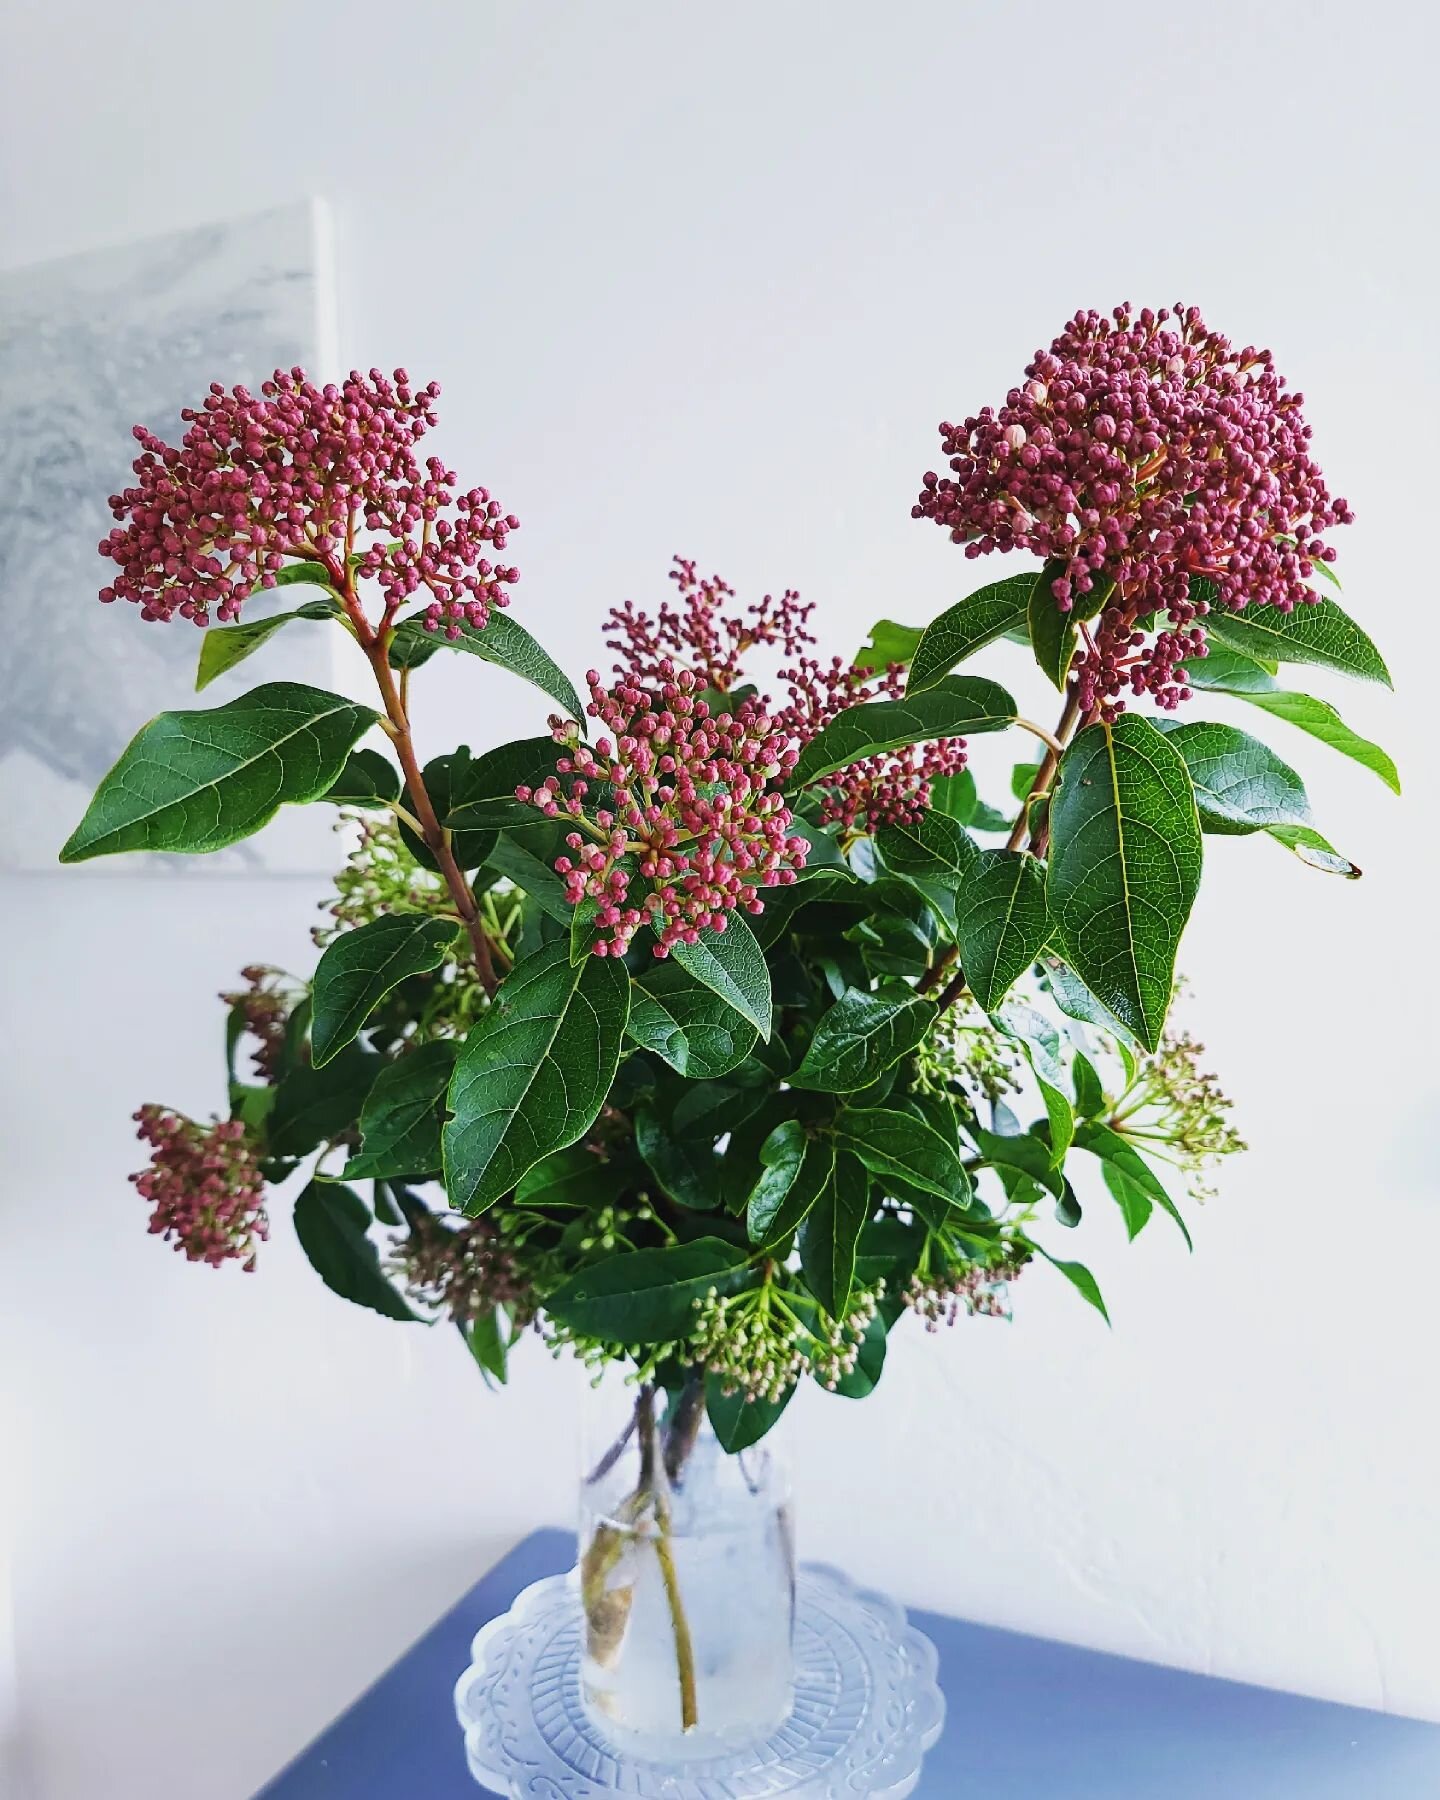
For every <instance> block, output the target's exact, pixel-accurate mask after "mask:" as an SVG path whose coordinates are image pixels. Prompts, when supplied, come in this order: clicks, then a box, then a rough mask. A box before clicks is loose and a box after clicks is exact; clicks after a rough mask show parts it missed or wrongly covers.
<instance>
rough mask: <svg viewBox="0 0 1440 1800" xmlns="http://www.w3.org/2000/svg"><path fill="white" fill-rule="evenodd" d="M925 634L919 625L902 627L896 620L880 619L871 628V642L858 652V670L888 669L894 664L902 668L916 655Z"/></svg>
mask: <svg viewBox="0 0 1440 1800" xmlns="http://www.w3.org/2000/svg"><path fill="white" fill-rule="evenodd" d="M923 635H924V633H923V632H922V631H921V629H920V627H919V626H918V625H901V624H899V623H897V621H896V620H894V619H879V620H877V621H876V623H875V624H874V625H872V626H871V627H870V637H869V640H868V641H867V642H866V643H864V644H862V645H861V646H860V649H859V650H858V651H857V652H856V656H855V663H854V667H855V668H857V669H875V670H884V669H888V668H889V667H890V666H891V664H892V663H900V664H901V665H902V666H903V665H904V664H905V663H908V662H909V661H910V658H911V657H912V656H914V654H915V648H916V646H917V645H918V644H919V642H920V639H921V638H922V637H923Z"/></svg>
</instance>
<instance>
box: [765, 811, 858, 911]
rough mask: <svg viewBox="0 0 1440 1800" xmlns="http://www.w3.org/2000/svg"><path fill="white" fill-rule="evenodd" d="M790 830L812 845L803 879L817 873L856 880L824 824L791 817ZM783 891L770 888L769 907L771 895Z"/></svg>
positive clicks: (800, 876) (832, 834) (837, 843)
mask: <svg viewBox="0 0 1440 1800" xmlns="http://www.w3.org/2000/svg"><path fill="white" fill-rule="evenodd" d="M789 830H790V835H791V836H792V837H798V838H804V840H805V842H806V843H807V844H808V845H809V846H810V849H809V853H808V854H807V856H806V858H805V866H804V868H803V869H801V870H800V873H799V879H800V880H801V881H803V880H804V879H805V878H806V876H815V875H838V876H839V877H840V878H841V879H842V880H843V881H854V880H855V871H854V870H853V869H852V868H851V867H850V865H849V863H848V862H846V860H845V856H844V853H843V852H842V851H841V849H840V844H839V840H838V839H837V838H836V836H835V834H834V832H832V831H826V830H825V829H824V827H823V826H820V825H812V824H811V823H810V821H809V820H808V819H801V818H793V819H791V821H790V827H789ZM781 891H783V890H779V889H774V888H772V889H770V890H768V892H767V898H766V902H765V904H766V906H767V908H768V907H769V905H770V904H771V900H770V896H771V895H773V894H775V893H777V892H781ZM758 916H759V917H763V916H764V915H763V914H760V915H758Z"/></svg>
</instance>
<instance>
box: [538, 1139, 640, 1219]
mask: <svg viewBox="0 0 1440 1800" xmlns="http://www.w3.org/2000/svg"><path fill="white" fill-rule="evenodd" d="M626 1179H627V1162H626V1161H625V1160H624V1159H623V1158H622V1159H621V1160H619V1161H616V1162H602V1161H601V1160H600V1158H599V1157H598V1156H597V1155H595V1154H594V1152H593V1151H590V1150H587V1149H586V1148H585V1147H584V1146H583V1145H581V1144H568V1145H567V1146H566V1147H565V1149H563V1150H556V1151H555V1152H554V1153H553V1154H552V1155H550V1156H546V1157H542V1158H541V1160H540V1161H539V1162H538V1163H536V1164H535V1166H534V1168H533V1169H527V1170H526V1171H525V1173H524V1174H523V1175H522V1176H521V1177H520V1179H519V1181H517V1182H516V1183H515V1204H516V1205H517V1206H546V1207H556V1206H561V1207H566V1208H569V1207H581V1208H584V1209H586V1210H589V1209H591V1208H594V1207H598V1206H603V1205H604V1204H605V1202H606V1201H608V1200H613V1199H614V1198H615V1195H616V1194H617V1193H618V1192H619V1191H620V1189H621V1188H622V1187H623V1186H624V1184H625V1181H626Z"/></svg>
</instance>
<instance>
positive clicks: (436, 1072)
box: [345, 1038, 459, 1181]
mask: <svg viewBox="0 0 1440 1800" xmlns="http://www.w3.org/2000/svg"><path fill="white" fill-rule="evenodd" d="M458 1054H459V1046H458V1045H457V1044H455V1042H454V1041H453V1040H452V1039H450V1038H436V1039H435V1040H434V1041H433V1042H431V1043H428V1044H421V1045H419V1046H418V1048H416V1049H414V1050H408V1051H406V1053H405V1054H404V1055H403V1056H401V1057H399V1058H398V1059H397V1060H396V1061H395V1062H392V1063H387V1064H386V1065H385V1067H384V1068H383V1069H382V1070H381V1071H380V1073H379V1074H378V1075H377V1076H376V1078H375V1085H374V1086H373V1087H372V1088H371V1089H370V1092H369V1093H368V1094H367V1095H366V1096H365V1104H364V1106H363V1107H361V1109H360V1135H361V1145H360V1148H359V1150H358V1151H356V1153H355V1154H354V1155H353V1156H352V1157H351V1158H350V1160H349V1162H348V1163H346V1165H345V1177H346V1180H348V1181H359V1180H361V1179H365V1180H370V1179H386V1178H392V1177H395V1176H400V1175H430V1174H433V1173H434V1172H435V1171H436V1170H437V1169H439V1168H440V1166H441V1159H440V1121H441V1112H442V1108H441V1102H442V1101H443V1100H444V1098H445V1092H446V1089H447V1088H448V1087H449V1085H450V1076H451V1074H452V1073H453V1071H454V1068H455V1059H456V1057H457V1056H458Z"/></svg>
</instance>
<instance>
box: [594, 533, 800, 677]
mask: <svg viewBox="0 0 1440 1800" xmlns="http://www.w3.org/2000/svg"><path fill="white" fill-rule="evenodd" d="M672 563H673V567H672V568H671V570H670V579H671V580H672V581H673V582H674V583H675V584H676V586H677V587H678V589H679V590H680V596H681V602H682V604H681V605H680V606H678V607H674V606H667V605H662V606H661V608H660V612H659V615H658V617H656V618H654V619H652V618H651V617H650V616H649V614H648V613H644V612H641V611H639V610H638V609H637V608H636V607H635V605H634V604H633V603H632V602H631V601H629V600H627V601H626V602H625V604H624V605H623V606H620V607H616V608H615V609H614V610H613V611H612V612H611V614H610V616H609V618H608V619H607V620H606V621H605V629H606V630H607V631H613V632H615V633H616V634H617V635H616V636H615V637H609V638H606V640H605V648H606V649H607V650H616V651H618V652H619V653H620V658H621V660H620V661H619V662H618V663H617V664H616V665H615V672H616V674H617V675H621V676H623V677H624V678H625V679H626V680H627V681H631V682H638V683H640V684H641V685H642V686H645V687H656V686H658V685H659V684H660V683H661V682H662V681H663V680H665V679H667V678H666V677H665V676H664V675H663V674H662V673H661V670H662V667H663V665H664V664H666V663H677V664H679V665H681V666H683V667H685V668H688V669H692V670H693V671H694V672H695V673H696V674H697V675H699V676H700V677H701V679H702V682H703V684H704V685H706V686H709V687H713V688H718V689H719V690H720V691H721V692H722V693H728V692H729V691H730V689H731V688H732V687H733V686H734V685H735V683H736V681H737V680H738V679H739V677H740V675H741V674H742V673H743V668H742V665H741V661H740V659H741V657H743V656H744V655H745V654H746V653H747V652H748V651H750V650H752V649H754V648H755V647H756V646H757V645H771V644H775V645H779V646H780V650H781V654H782V655H783V656H787V657H795V656H799V655H800V653H801V651H802V649H803V648H804V647H805V645H807V644H813V643H814V642H815V639H814V638H813V637H812V636H811V634H810V631H809V629H808V626H809V621H810V615H811V613H812V612H814V610H815V603H814V602H813V601H810V602H809V603H808V604H803V605H802V604H801V600H800V596H799V594H797V593H796V592H795V590H794V589H793V588H787V589H786V590H785V592H784V593H783V594H782V595H781V596H780V598H779V599H778V600H777V599H775V597H774V596H773V595H772V594H766V595H765V597H764V598H763V599H762V600H758V601H756V602H755V604H754V605H753V606H751V607H749V608H747V609H746V612H745V613H744V614H743V615H730V616H726V615H724V614H723V613H722V612H721V608H722V607H723V606H725V605H726V604H727V603H728V602H729V601H732V600H733V599H734V598H735V590H734V588H732V587H731V586H730V584H729V583H728V582H727V581H724V580H722V579H721V577H720V576H718V575H710V576H707V577H705V578H704V579H703V580H702V579H701V578H700V577H699V576H698V575H697V574H696V573H695V564H694V562H693V561H692V560H691V559H689V558H687V557H683V556H677V557H674V558H672Z"/></svg>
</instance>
